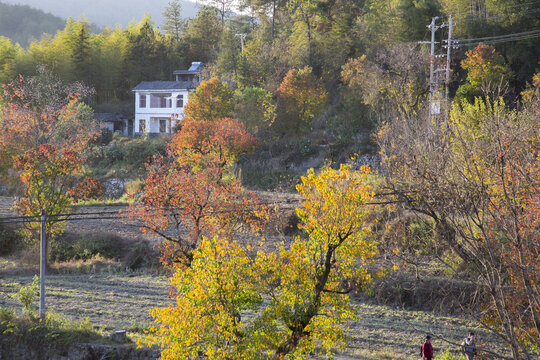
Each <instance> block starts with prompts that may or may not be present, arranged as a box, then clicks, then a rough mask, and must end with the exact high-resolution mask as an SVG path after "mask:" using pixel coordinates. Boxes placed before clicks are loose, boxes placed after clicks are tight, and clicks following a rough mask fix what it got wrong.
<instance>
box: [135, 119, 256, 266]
mask: <svg viewBox="0 0 540 360" xmlns="http://www.w3.org/2000/svg"><path fill="white" fill-rule="evenodd" d="M255 144H256V139H255V138H254V137H253V136H252V135H250V134H249V133H248V132H247V131H246V130H245V128H244V127H243V125H242V124H241V123H240V122H238V121H237V120H234V119H228V118H225V119H222V120H221V121H194V120H186V121H185V122H184V124H183V127H182V130H181V131H180V132H179V133H177V134H176V135H175V137H174V138H173V140H172V141H171V143H170V145H169V149H168V156H167V157H157V158H155V159H154V161H153V163H152V164H150V165H149V167H148V175H147V178H146V182H145V186H144V189H142V190H141V191H139V192H137V193H135V194H134V196H135V198H136V199H137V201H136V202H135V203H134V204H133V205H131V207H130V210H129V217H130V218H132V219H139V220H140V221H142V223H143V225H142V227H141V230H142V231H144V232H153V233H155V234H158V235H159V236H161V237H162V238H163V239H164V240H165V241H164V242H163V243H162V245H161V248H162V258H161V261H162V262H163V263H164V264H165V265H167V266H172V265H174V264H177V265H179V266H189V265H190V264H191V261H192V260H193V252H194V250H195V249H196V248H197V247H198V245H199V243H200V241H201V239H202V236H212V235H214V234H220V237H221V238H230V237H231V236H233V234H234V233H236V232H237V231H238V230H239V229H240V228H241V227H243V226H244V225H245V224H247V225H249V226H250V227H251V229H252V230H258V229H259V228H260V226H261V225H262V222H263V221H264V219H265V218H266V216H267V209H266V207H265V206H264V205H263V204H262V203H261V202H260V201H259V199H258V198H257V197H256V196H255V195H254V194H253V193H251V192H248V191H245V190H244V189H243V188H242V186H241V184H240V182H239V181H238V180H237V179H235V178H234V177H232V176H230V171H229V168H230V166H229V165H231V164H232V163H233V162H234V159H235V158H236V157H237V156H238V155H239V154H241V153H243V152H246V151H249V150H250V149H252V148H253V147H254V146H255Z"/></svg>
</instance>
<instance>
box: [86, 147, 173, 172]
mask: <svg viewBox="0 0 540 360" xmlns="http://www.w3.org/2000/svg"><path fill="white" fill-rule="evenodd" d="M168 140H169V139H168V138H166V137H160V138H155V139H145V138H126V137H119V138H117V139H114V140H113V141H111V143H109V144H108V145H107V146H106V147H100V146H98V147H94V148H93V149H92V152H91V153H90V155H89V158H88V162H87V166H88V172H89V173H90V174H91V175H94V176H109V177H137V176H141V175H143V174H144V172H145V169H146V164H147V163H148V161H149V160H150V159H151V158H152V157H153V156H154V155H160V154H161V155H164V154H165V153H166V147H167V142H168Z"/></svg>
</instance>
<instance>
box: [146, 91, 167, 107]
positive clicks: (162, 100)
mask: <svg viewBox="0 0 540 360" xmlns="http://www.w3.org/2000/svg"><path fill="white" fill-rule="evenodd" d="M171 103H172V101H171V94H167V93H163V94H150V107H151V108H170V107H172V106H171V105H172V104H171Z"/></svg>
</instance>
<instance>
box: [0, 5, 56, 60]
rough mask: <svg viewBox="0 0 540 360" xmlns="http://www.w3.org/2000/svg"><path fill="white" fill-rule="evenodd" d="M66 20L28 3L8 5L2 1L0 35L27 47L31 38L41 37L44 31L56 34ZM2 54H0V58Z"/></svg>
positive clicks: (0, 7) (0, 6)
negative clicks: (32, 6)
mask: <svg viewBox="0 0 540 360" xmlns="http://www.w3.org/2000/svg"><path fill="white" fill-rule="evenodd" d="M64 25H65V20H64V19H62V18H60V17H58V16H54V15H52V14H49V13H45V12H43V11H41V10H37V9H34V8H31V7H29V6H27V5H8V4H6V3H2V2H0V36H5V37H8V38H10V39H11V41H12V42H13V43H19V44H20V45H21V46H23V47H25V46H27V45H28V44H29V43H30V40H31V39H32V38H33V39H40V38H41V36H42V35H43V33H47V34H55V33H56V31H58V30H60V29H62V28H63V27H64ZM1 57H2V55H0V58H1Z"/></svg>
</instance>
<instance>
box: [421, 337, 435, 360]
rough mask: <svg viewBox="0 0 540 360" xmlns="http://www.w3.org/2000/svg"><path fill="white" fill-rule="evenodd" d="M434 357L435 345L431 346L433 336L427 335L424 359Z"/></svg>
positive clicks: (423, 346) (424, 345) (429, 359)
mask: <svg viewBox="0 0 540 360" xmlns="http://www.w3.org/2000/svg"><path fill="white" fill-rule="evenodd" d="M431 359H433V346H431V336H429V335H428V336H426V341H424V343H423V344H422V360H431Z"/></svg>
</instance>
